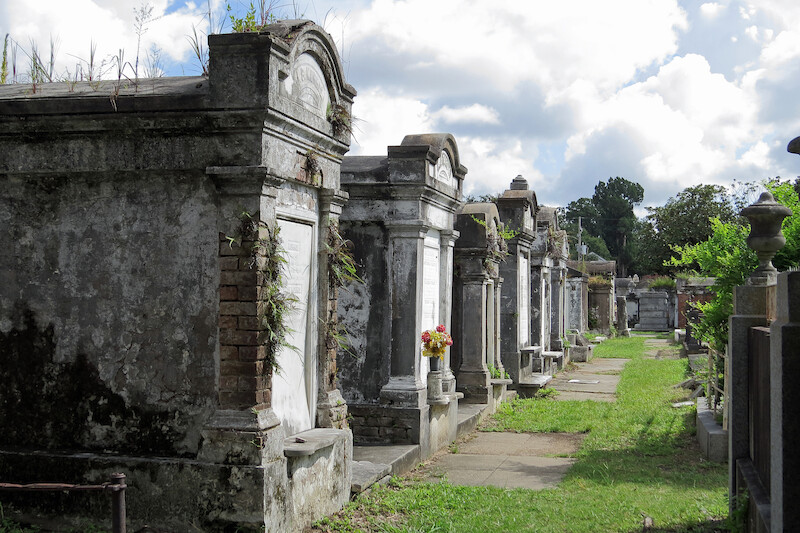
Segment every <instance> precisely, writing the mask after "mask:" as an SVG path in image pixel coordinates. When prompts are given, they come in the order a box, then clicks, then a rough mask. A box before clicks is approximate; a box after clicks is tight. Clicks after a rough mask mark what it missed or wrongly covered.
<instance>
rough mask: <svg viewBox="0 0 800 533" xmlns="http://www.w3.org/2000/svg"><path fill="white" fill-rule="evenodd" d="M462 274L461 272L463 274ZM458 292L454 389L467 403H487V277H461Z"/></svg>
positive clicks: (489, 391) (489, 395)
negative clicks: (457, 356) (458, 361)
mask: <svg viewBox="0 0 800 533" xmlns="http://www.w3.org/2000/svg"><path fill="white" fill-rule="evenodd" d="M462 276H464V275H463V274H462ZM462 283H463V289H462V293H461V304H460V305H461V310H460V311H461V317H462V328H461V337H460V338H459V339H456V340H455V342H459V343H460V346H461V366H460V367H459V369H458V376H457V381H456V384H457V390H458V391H459V392H463V393H464V401H465V402H467V403H486V404H488V403H489V400H490V399H491V397H492V388H491V383H490V381H489V380H490V379H491V376H490V374H489V370H488V368H486V361H485V355H484V354H485V353H486V337H487V335H486V334H487V330H486V320H484V315H483V312H482V310H484V309H486V301H487V298H486V290H487V279H486V277H485V276H484V275H472V276H464V277H463V282H462Z"/></svg>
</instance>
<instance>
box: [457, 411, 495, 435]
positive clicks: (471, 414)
mask: <svg viewBox="0 0 800 533" xmlns="http://www.w3.org/2000/svg"><path fill="white" fill-rule="evenodd" d="M488 407H489V406H488V405H486V404H485V403H459V404H458V430H457V433H456V434H457V435H458V436H459V437H460V436H461V435H464V434H465V433H469V432H470V431H472V430H474V429H475V428H476V427H478V424H479V423H480V421H481V414H482V413H483V411H484V410H486V409H487V408H488Z"/></svg>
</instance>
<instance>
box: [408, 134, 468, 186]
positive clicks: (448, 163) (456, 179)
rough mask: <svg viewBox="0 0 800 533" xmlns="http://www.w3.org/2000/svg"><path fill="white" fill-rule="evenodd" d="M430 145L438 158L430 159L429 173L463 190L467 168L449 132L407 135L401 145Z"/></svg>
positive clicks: (434, 177)
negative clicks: (462, 184)
mask: <svg viewBox="0 0 800 533" xmlns="http://www.w3.org/2000/svg"><path fill="white" fill-rule="evenodd" d="M425 145H427V146H429V147H430V152H432V153H433V154H435V156H436V160H435V161H431V160H430V159H429V165H428V174H429V175H430V177H432V178H433V179H435V180H437V181H440V182H442V183H444V184H446V185H448V186H449V187H453V188H454V189H458V190H461V182H462V181H463V180H464V176H465V175H466V174H467V168H466V167H465V166H464V165H462V164H461V158H460V156H459V154H458V145H457V144H456V140H455V138H454V137H453V136H452V135H451V134H449V133H424V134H415V135H406V136H405V137H404V138H403V142H402V143H401V146H425Z"/></svg>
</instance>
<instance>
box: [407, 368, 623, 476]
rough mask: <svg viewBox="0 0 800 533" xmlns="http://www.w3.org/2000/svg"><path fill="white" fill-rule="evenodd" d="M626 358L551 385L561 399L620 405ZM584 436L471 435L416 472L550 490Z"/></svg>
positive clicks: (581, 370) (560, 376) (583, 370)
mask: <svg viewBox="0 0 800 533" xmlns="http://www.w3.org/2000/svg"><path fill="white" fill-rule="evenodd" d="M627 361H628V360H627V359H598V358H595V359H592V360H591V361H590V362H588V363H575V365H574V366H571V370H570V371H568V372H561V373H560V374H558V375H557V376H556V377H555V378H553V380H552V381H551V382H550V387H551V388H554V389H556V390H557V391H559V394H558V395H557V396H556V399H557V400H562V401H563V400H592V401H603V402H613V401H616V394H615V392H616V388H617V383H619V377H620V373H621V372H622V367H623V366H624V365H625V363H626V362H627ZM585 436H586V435H585V434H572V433H500V432H480V431H479V432H473V433H471V434H470V435H468V436H467V437H466V438H465V439H463V440H462V441H460V442H458V443H456V444H455V445H454V446H451V448H450V452H444V453H440V454H439V455H437V456H436V457H434V458H433V459H432V460H430V461H428V463H427V464H426V465H425V466H424V467H422V468H421V469H420V470H418V471H417V474H418V475H420V476H421V477H422V478H423V479H425V480H426V481H432V482H438V481H442V480H447V481H448V482H450V483H452V484H454V485H469V486H493V487H501V488H525V489H534V490H539V489H546V488H553V487H555V486H557V485H558V484H559V483H560V482H561V480H562V479H563V478H564V476H565V475H566V473H567V470H569V468H570V466H572V465H573V463H575V461H576V460H575V459H574V458H572V457H569V456H570V455H574V454H575V453H576V452H577V451H578V449H579V448H580V445H581V443H582V442H583V439H584V437H585Z"/></svg>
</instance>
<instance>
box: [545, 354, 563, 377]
mask: <svg viewBox="0 0 800 533" xmlns="http://www.w3.org/2000/svg"><path fill="white" fill-rule="evenodd" d="M542 357H543V358H545V359H549V360H550V365H548V366H549V367H550V373H553V372H557V371H559V370H561V369H562V368H564V352H542Z"/></svg>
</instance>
